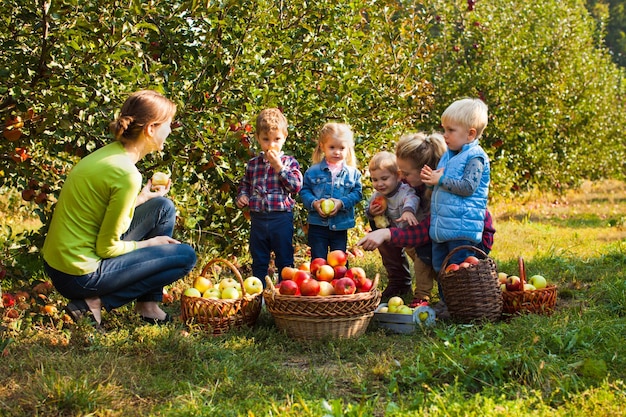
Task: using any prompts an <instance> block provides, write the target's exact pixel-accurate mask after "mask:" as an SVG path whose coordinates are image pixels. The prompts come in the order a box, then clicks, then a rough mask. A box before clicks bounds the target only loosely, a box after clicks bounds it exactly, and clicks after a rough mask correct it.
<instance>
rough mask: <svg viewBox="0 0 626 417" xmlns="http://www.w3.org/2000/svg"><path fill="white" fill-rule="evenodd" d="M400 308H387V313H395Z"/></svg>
mask: <svg viewBox="0 0 626 417" xmlns="http://www.w3.org/2000/svg"><path fill="white" fill-rule="evenodd" d="M399 307H400V306H390V305H388V306H387V313H397V312H398V308H399Z"/></svg>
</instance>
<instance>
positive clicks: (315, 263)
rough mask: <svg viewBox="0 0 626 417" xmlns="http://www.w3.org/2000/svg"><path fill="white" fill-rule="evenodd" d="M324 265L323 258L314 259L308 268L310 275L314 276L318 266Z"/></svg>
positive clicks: (324, 260)
mask: <svg viewBox="0 0 626 417" xmlns="http://www.w3.org/2000/svg"><path fill="white" fill-rule="evenodd" d="M322 265H326V259H324V258H315V259H313V260H312V261H311V265H310V267H309V269H310V271H311V274H313V275H315V274H316V273H317V270H318V268H319V267H320V266H322Z"/></svg>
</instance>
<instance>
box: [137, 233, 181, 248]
mask: <svg viewBox="0 0 626 417" xmlns="http://www.w3.org/2000/svg"><path fill="white" fill-rule="evenodd" d="M179 243H180V242H179V241H178V240H176V239H174V238H171V237H169V236H155V237H152V238H150V239H146V240H139V241H137V249H141V248H147V247H150V246H160V245H170V244H174V245H176V244H179Z"/></svg>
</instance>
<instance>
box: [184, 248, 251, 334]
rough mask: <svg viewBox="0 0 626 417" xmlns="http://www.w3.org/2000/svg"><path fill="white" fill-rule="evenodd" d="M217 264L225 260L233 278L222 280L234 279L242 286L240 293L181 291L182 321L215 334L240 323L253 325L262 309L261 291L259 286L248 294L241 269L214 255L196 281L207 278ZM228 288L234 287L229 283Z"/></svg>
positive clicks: (224, 262) (240, 324) (238, 325)
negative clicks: (221, 294) (219, 294)
mask: <svg viewBox="0 0 626 417" xmlns="http://www.w3.org/2000/svg"><path fill="white" fill-rule="evenodd" d="M218 264H224V265H226V267H228V268H229V269H230V270H231V271H232V274H233V275H234V278H233V277H225V278H224V280H228V281H231V280H232V282H236V284H235V286H236V287H237V288H241V293H239V294H237V295H235V294H233V295H232V297H231V298H228V299H223V298H217V297H216V296H215V297H213V296H210V294H209V295H205V296H203V294H201V293H200V291H198V293H200V294H199V295H198V294H194V295H191V292H190V293H187V294H185V293H184V294H183V295H182V297H181V317H182V320H183V322H185V323H187V324H188V325H190V326H195V325H197V326H199V327H200V328H202V329H203V330H207V331H210V332H211V333H213V334H214V335H220V334H223V333H225V332H227V331H228V330H230V329H233V328H237V327H241V326H243V325H248V326H253V325H254V324H255V323H256V321H257V319H258V317H259V314H260V312H261V307H262V304H263V296H262V292H261V290H259V291H258V292H257V293H255V294H251V293H250V291H249V290H248V291H247V290H246V287H248V288H250V287H249V286H247V285H244V280H243V279H242V277H241V273H240V272H239V270H238V269H237V267H236V266H235V265H233V264H232V263H231V262H229V261H227V260H226V259H221V258H217V259H213V260H212V261H210V262H208V263H207V264H206V265H205V267H204V268H203V269H202V272H201V273H200V276H199V277H197V278H196V281H198V280H199V279H200V278H204V279H206V280H209V278H208V276H209V273H210V271H211V269H212V268H215V267H217V266H218ZM209 281H210V280H209ZM209 285H213V284H207V286H209ZM192 288H193V287H192ZM228 288H235V287H233V286H229V287H228ZM261 288H262V285H261ZM207 291H208V289H207ZM236 291H237V290H236ZM237 292H238V291H237Z"/></svg>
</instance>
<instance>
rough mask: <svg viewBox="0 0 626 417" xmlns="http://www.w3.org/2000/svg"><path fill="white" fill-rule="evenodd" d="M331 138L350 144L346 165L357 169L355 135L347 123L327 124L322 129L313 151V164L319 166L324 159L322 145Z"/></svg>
mask: <svg viewBox="0 0 626 417" xmlns="http://www.w3.org/2000/svg"><path fill="white" fill-rule="evenodd" d="M330 138H335V139H341V140H343V141H346V142H348V152H347V154H346V165H348V166H351V167H356V156H355V154H354V133H352V128H351V127H350V125H348V124H346V123H326V124H325V125H324V126H322V128H321V129H320V134H319V139H318V141H317V146H316V147H315V150H314V151H313V158H312V160H313V163H314V164H317V163H320V162H322V160H323V159H324V151H322V148H321V146H320V145H322V144H324V143H326V141H327V140H328V139H330Z"/></svg>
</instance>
